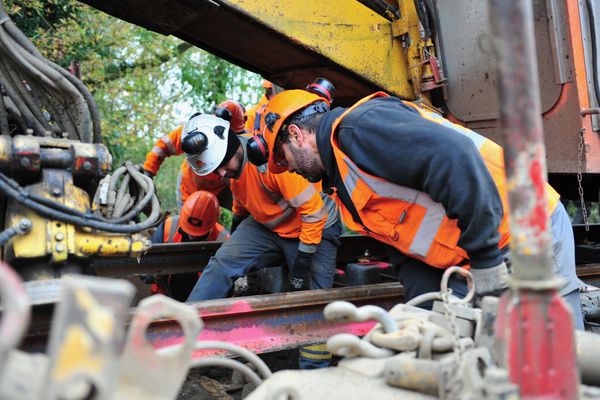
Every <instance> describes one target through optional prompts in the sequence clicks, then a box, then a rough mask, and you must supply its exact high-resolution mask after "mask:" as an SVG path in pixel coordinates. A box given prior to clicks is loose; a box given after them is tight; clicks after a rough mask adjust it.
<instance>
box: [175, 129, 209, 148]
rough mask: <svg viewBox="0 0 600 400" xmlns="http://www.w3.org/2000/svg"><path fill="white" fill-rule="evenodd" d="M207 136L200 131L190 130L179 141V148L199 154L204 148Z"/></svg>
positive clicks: (206, 143) (206, 144)
mask: <svg viewBox="0 0 600 400" xmlns="http://www.w3.org/2000/svg"><path fill="white" fill-rule="evenodd" d="M207 146H208V138H207V137H206V135H205V134H204V133H202V132H200V131H195V132H190V133H189V134H188V135H187V136H186V137H184V138H183V140H182V141H181V150H183V152H184V153H186V154H199V153H202V152H203V151H204V150H206V147H207Z"/></svg>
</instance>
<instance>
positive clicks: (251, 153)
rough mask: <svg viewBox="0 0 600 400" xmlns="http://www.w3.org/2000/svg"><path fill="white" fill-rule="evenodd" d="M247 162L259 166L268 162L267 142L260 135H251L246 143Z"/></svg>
mask: <svg viewBox="0 0 600 400" xmlns="http://www.w3.org/2000/svg"><path fill="white" fill-rule="evenodd" d="M246 153H247V155H248V160H250V162H251V163H252V164H254V165H257V166H261V165H263V164H266V163H267V161H269V148H268V147H267V141H266V140H265V138H264V137H263V135H261V134H256V135H253V136H252V138H250V140H248V142H247V143H246Z"/></svg>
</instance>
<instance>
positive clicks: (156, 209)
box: [0, 173, 160, 233]
mask: <svg viewBox="0 0 600 400" xmlns="http://www.w3.org/2000/svg"><path fill="white" fill-rule="evenodd" d="M0 191H2V192H3V193H4V194H6V196H8V197H10V198H11V199H13V200H14V201H16V202H17V203H19V204H21V205H23V206H25V207H28V208H31V209H32V210H33V211H35V212H37V213H38V214H40V215H43V216H45V217H47V218H50V219H55V220H59V221H63V222H67V223H70V224H73V225H78V226H85V227H89V228H93V229H97V230H101V231H106V232H114V233H135V232H140V231H142V230H144V229H148V228H151V227H153V226H154V225H155V224H157V222H158V220H159V216H160V215H159V213H160V204H159V202H158V198H157V197H156V196H153V198H152V212H151V214H150V215H149V216H148V219H146V220H145V221H144V222H141V223H139V224H134V225H119V224H118V223H116V222H106V221H99V220H97V218H98V216H96V215H93V214H83V213H81V211H78V210H73V209H70V208H67V207H66V206H65V205H64V204H61V203H57V202H55V201H52V200H49V199H45V198H44V199H43V201H40V202H38V201H37V200H39V198H40V196H38V195H32V194H31V193H28V192H27V191H25V190H24V189H23V188H22V187H21V186H19V185H18V184H17V183H16V182H15V181H13V180H12V179H10V178H8V177H7V176H6V175H4V174H2V173H0Z"/></svg>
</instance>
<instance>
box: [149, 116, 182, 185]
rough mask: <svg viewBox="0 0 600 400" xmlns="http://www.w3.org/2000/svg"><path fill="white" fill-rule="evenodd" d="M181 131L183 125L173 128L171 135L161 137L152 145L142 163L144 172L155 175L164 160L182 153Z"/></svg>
mask: <svg viewBox="0 0 600 400" xmlns="http://www.w3.org/2000/svg"><path fill="white" fill-rule="evenodd" d="M182 130H183V125H181V126H179V127H177V128H175V129H174V130H173V131H172V132H171V133H169V134H168V135H166V136H163V137H162V138H160V139H158V140H157V141H156V143H154V147H153V148H152V150H150V151H149V152H148V154H146V161H145V162H144V169H145V170H147V171H150V172H152V173H153V174H155V175H156V173H158V170H159V169H160V166H161V164H162V163H163V161H164V160H165V158H167V157H171V156H177V155H179V154H181V153H183V151H182V150H181V131H182Z"/></svg>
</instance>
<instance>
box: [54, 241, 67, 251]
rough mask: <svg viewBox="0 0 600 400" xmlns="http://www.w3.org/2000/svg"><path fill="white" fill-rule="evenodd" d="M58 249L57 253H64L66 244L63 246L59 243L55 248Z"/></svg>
mask: <svg viewBox="0 0 600 400" xmlns="http://www.w3.org/2000/svg"><path fill="white" fill-rule="evenodd" d="M54 249H55V250H56V252H57V253H62V252H63V251H65V246H63V245H62V244H60V243H59V244H57V245H56V247H55V248H54Z"/></svg>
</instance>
